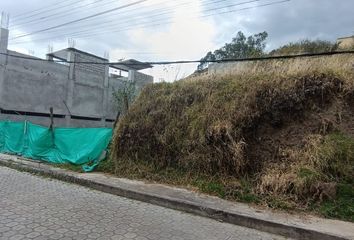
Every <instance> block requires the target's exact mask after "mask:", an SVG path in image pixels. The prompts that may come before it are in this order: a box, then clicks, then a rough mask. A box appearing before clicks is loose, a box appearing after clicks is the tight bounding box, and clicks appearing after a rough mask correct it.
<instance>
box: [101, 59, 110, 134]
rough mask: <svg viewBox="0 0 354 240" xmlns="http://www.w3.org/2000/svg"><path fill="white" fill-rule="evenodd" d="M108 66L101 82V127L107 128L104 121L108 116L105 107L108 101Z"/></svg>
mask: <svg viewBox="0 0 354 240" xmlns="http://www.w3.org/2000/svg"><path fill="white" fill-rule="evenodd" d="M109 94H110V93H109V66H108V65H107V66H106V67H105V72H104V81H103V101H102V120H101V122H102V127H107V123H106V119H107V116H108V112H107V106H108V101H109Z"/></svg>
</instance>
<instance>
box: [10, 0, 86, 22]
mask: <svg viewBox="0 0 354 240" xmlns="http://www.w3.org/2000/svg"><path fill="white" fill-rule="evenodd" d="M71 1H75V3H70V4H66V5H64V6H60V5H61V4H62V3H65V2H71ZM80 2H83V1H80V0H79V1H77V0H63V1H60V2H59V3H58V4H54V5H55V8H51V7H53V4H51V5H47V6H45V7H42V8H38V9H36V10H33V11H29V12H27V13H23V14H19V15H15V16H14V19H15V21H14V22H16V21H20V20H23V19H28V18H32V17H34V16H38V15H39V14H42V13H45V12H48V11H52V10H57V9H60V8H64V7H67V6H72V5H73V4H76V3H80ZM58 5H59V6H58ZM47 8H49V9H47ZM44 9H46V10H44ZM42 10H43V11H42ZM38 11H40V12H38ZM28 14H32V15H29V16H27V15H28Z"/></svg>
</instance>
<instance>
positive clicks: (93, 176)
mask: <svg viewBox="0 0 354 240" xmlns="http://www.w3.org/2000/svg"><path fill="white" fill-rule="evenodd" d="M0 165H3V166H7V167H11V168H15V169H18V170H22V171H27V172H32V173H37V174H41V175H45V176H50V177H53V178H56V179H60V180H63V181H67V182H71V183H75V184H80V185H83V186H86V187H90V188H93V189H96V190H99V191H103V192H107V193H111V194H115V195H119V196H123V197H127V198H131V199H135V200H140V201H143V202H148V203H151V204H155V205H159V206H163V207H167V208H171V209H176V210H181V211H185V212H189V213H194V214H197V215H200V216H205V217H209V218H213V219H216V220H219V221H225V222H228V223H232V224H236V225H240V226H244V227H249V228H253V229H257V230H261V231H264V232H269V233H274V234H278V235H282V236H286V237H290V238H296V239H324V240H325V239H354V224H353V223H349V222H343V221H337V220H329V219H322V218H317V217H313V216H296V215H292V214H286V213H279V212H273V211H271V210H263V209H262V210H261V209H256V208H253V207H250V206H248V205H246V204H242V203H234V202H229V201H225V200H222V199H219V198H217V197H212V196H208V195H205V194H200V193H195V192H192V191H188V190H185V189H180V188H175V187H170V186H166V185H161V184H147V183H144V182H141V181H132V180H128V179H121V178H116V177H112V176H108V175H105V174H102V173H76V172H72V171H68V170H63V169H60V168H55V167H53V166H50V165H47V164H44V163H40V162H35V161H30V160H24V159H22V158H18V157H15V156H9V155H4V154H0Z"/></svg>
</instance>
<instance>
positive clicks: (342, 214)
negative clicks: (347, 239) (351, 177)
mask: <svg viewBox="0 0 354 240" xmlns="http://www.w3.org/2000/svg"><path fill="white" fill-rule="evenodd" d="M337 191H338V192H337V198H336V199H335V200H327V201H324V202H323V203H322V204H320V206H318V207H317V209H316V211H318V212H319V213H320V214H321V215H323V216H325V217H328V218H337V219H341V220H345V221H351V222H354V187H353V185H352V184H340V185H339V186H338V190H337Z"/></svg>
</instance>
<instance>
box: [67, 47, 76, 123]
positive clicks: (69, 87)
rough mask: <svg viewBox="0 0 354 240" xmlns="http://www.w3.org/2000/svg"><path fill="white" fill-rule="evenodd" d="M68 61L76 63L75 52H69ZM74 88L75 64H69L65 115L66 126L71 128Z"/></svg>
mask: <svg viewBox="0 0 354 240" xmlns="http://www.w3.org/2000/svg"><path fill="white" fill-rule="evenodd" d="M67 61H69V62H74V61H75V52H73V51H69V52H68V57H67ZM74 87H75V63H69V75H68V84H67V94H66V99H65V102H66V106H67V108H68V109H67V113H66V115H65V122H66V126H67V127H69V126H70V124H71V109H72V107H73V101H74Z"/></svg>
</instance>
